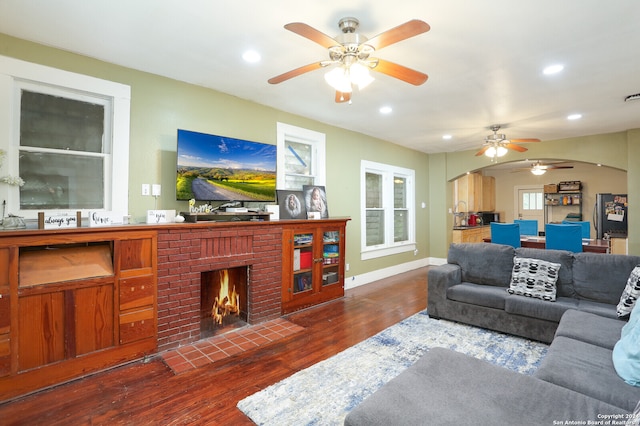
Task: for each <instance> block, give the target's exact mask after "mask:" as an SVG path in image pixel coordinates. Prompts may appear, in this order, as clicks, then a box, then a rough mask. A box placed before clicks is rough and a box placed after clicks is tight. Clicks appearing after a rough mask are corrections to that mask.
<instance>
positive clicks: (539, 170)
mask: <svg viewBox="0 0 640 426" xmlns="http://www.w3.org/2000/svg"><path fill="white" fill-rule="evenodd" d="M546 172H547V171H546V170H545V169H543V168H540V167H533V168H532V169H531V173H533V174H534V175H536V176H542V175H543V174H545V173H546Z"/></svg>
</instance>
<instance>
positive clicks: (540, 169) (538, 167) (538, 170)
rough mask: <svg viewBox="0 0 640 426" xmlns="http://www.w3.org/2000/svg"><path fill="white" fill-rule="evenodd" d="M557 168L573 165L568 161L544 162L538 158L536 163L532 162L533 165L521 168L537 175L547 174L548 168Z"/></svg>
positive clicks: (569, 167)
mask: <svg viewBox="0 0 640 426" xmlns="http://www.w3.org/2000/svg"><path fill="white" fill-rule="evenodd" d="M556 169H573V166H571V165H568V163H553V164H542V163H541V162H540V161H539V160H538V161H536V162H535V163H533V164H531V167H527V168H522V169H519V170H528V171H530V172H531V173H533V174H534V175H536V176H541V175H543V174H545V173H546V172H547V170H556Z"/></svg>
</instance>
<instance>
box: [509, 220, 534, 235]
mask: <svg viewBox="0 0 640 426" xmlns="http://www.w3.org/2000/svg"><path fill="white" fill-rule="evenodd" d="M513 223H517V224H518V225H520V235H533V236H535V237H537V236H538V221H537V220H533V219H516V220H514V221H513Z"/></svg>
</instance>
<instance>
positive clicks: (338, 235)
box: [318, 229, 344, 292]
mask: <svg viewBox="0 0 640 426" xmlns="http://www.w3.org/2000/svg"><path fill="white" fill-rule="evenodd" d="M321 248H322V258H321V259H322V262H318V263H320V265H321V268H320V271H319V274H321V277H319V278H321V279H322V282H321V289H322V291H325V292H328V291H332V290H333V288H334V287H340V288H343V287H344V286H343V283H344V277H343V276H342V271H343V270H344V268H343V265H342V259H344V236H343V235H342V232H341V231H340V230H339V229H326V230H322V245H321ZM319 259H320V258H319Z"/></svg>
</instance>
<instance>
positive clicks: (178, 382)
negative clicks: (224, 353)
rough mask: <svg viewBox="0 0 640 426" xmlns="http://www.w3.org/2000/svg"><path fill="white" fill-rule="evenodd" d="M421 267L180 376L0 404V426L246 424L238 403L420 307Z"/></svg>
mask: <svg viewBox="0 0 640 426" xmlns="http://www.w3.org/2000/svg"><path fill="white" fill-rule="evenodd" d="M427 270H428V268H421V269H417V270H414V271H409V272H406V273H403V274H400V275H397V276H394V277H392V278H389V279H385V280H381V281H378V282H375V283H371V284H368V285H365V286H361V287H357V288H354V289H351V290H348V291H347V292H346V295H345V297H344V298H342V299H340V300H336V301H333V302H329V303H326V304H324V305H322V306H318V307H314V308H311V309H307V310H304V311H301V312H297V313H294V314H291V315H288V316H287V317H286V318H287V319H288V320H289V321H291V322H293V323H296V324H298V325H301V326H303V327H305V330H304V331H302V332H298V333H296V334H294V335H292V336H290V337H288V338H285V339H283V340H279V341H277V342H274V343H272V344H269V345H266V346H263V347H260V348H257V349H254V350H250V351H247V352H244V353H242V354H240V355H236V356H233V357H231V358H228V359H226V360H223V361H219V362H215V363H213V364H210V365H206V366H203V367H200V368H197V369H195V370H191V371H189V372H186V373H183V374H180V375H174V374H173V372H172V371H171V370H170V369H169V368H168V367H167V366H166V365H165V364H164V363H163V361H162V360H161V359H160V358H159V357H158V358H154V359H152V360H151V361H149V362H146V363H144V362H136V363H133V364H129V365H126V366H122V367H119V368H115V369H112V370H109V371H106V372H102V373H99V374H95V375H93V376H90V377H87V378H84V379H80V380H76V381H74V382H71V383H68V384H65V385H61V386H58V387H55V388H53V389H50V390H45V391H41V392H39V393H36V394H33V395H30V396H27V397H23V398H21V399H18V400H15V401H12V402H8V403H4V404H0V424H3V425H40V424H46V425H85V424H87V425H89V424H90V425H103V424H108V425H136V426H137V425H183V424H207V425H212V424H232V425H252V424H253V422H251V420H249V419H248V418H247V417H246V416H245V415H244V414H243V413H242V412H241V411H240V410H238V409H237V408H236V404H237V402H238V401H240V400H241V399H243V398H245V397H247V396H249V395H251V394H253V393H255V392H258V391H259V390H261V389H264V388H266V387H267V386H269V385H271V384H273V383H276V382H278V381H280V380H282V379H284V378H286V377H288V376H290V375H291V374H293V373H295V372H296V371H299V370H302V369H304V368H307V367H309V366H311V365H313V364H315V363H316V362H318V361H321V360H323V359H326V358H329V357H330V356H332V355H334V354H336V353H338V352H341V351H343V350H344V349H346V348H348V347H350V346H353V345H354V344H356V343H358V342H360V341H362V340H365V339H366V338H368V337H370V336H372V335H374V334H376V333H378V332H379V331H381V330H383V329H385V328H387V327H389V326H390V325H392V324H395V323H397V322H399V321H401V320H402V319H404V318H406V317H409V316H411V315H412V314H414V313H416V312H419V311H421V310H424V309H426V306H427V285H426V282H427Z"/></svg>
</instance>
